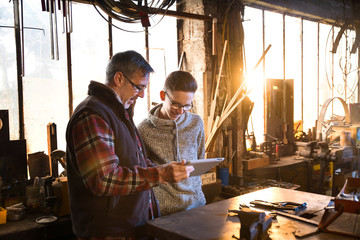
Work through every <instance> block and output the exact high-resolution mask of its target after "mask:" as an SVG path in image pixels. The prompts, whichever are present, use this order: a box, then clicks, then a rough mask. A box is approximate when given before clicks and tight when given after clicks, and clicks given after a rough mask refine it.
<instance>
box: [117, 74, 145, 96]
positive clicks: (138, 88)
mask: <svg viewBox="0 0 360 240" xmlns="http://www.w3.org/2000/svg"><path fill="white" fill-rule="evenodd" d="M122 75H123V76H124V77H125V79H126V80H128V82H129V83H130V84H131V85H132V86H133V88H134V91H135V92H140V91H142V90H144V89H145V88H146V86H139V85H136V84H135V83H134V82H133V81H131V80H130V79H129V78H128V77H127V76H126V75H125V74H124V73H123V74H122Z"/></svg>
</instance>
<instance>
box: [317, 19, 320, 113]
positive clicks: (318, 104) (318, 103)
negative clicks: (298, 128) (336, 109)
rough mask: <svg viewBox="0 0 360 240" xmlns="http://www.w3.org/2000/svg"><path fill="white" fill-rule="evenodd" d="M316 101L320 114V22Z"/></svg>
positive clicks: (318, 25)
mask: <svg viewBox="0 0 360 240" xmlns="http://www.w3.org/2000/svg"><path fill="white" fill-rule="evenodd" d="M316 95H317V96H316V97H317V99H316V102H317V104H316V105H317V110H316V112H317V115H318V116H319V111H320V23H318V24H317V91H316Z"/></svg>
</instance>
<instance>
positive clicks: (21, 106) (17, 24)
mask: <svg viewBox="0 0 360 240" xmlns="http://www.w3.org/2000/svg"><path fill="white" fill-rule="evenodd" d="M13 5H14V30H15V43H16V44H15V46H16V69H17V84H18V107H19V135H20V136H19V139H25V134H24V128H25V127H24V98H23V79H22V63H21V59H22V58H21V51H22V50H21V49H22V48H23V46H22V45H21V39H20V9H19V0H14V1H13Z"/></svg>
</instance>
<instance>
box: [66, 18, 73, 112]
mask: <svg viewBox="0 0 360 240" xmlns="http://www.w3.org/2000/svg"><path fill="white" fill-rule="evenodd" d="M65 16H66V17H65V22H66V25H65V26H66V52H67V54H66V60H67V77H68V93H69V118H70V117H71V115H72V114H73V89H72V66H71V35H70V34H71V33H70V31H69V28H68V27H69V25H68V21H69V16H68V15H65Z"/></svg>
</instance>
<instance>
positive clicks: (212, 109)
mask: <svg viewBox="0 0 360 240" xmlns="http://www.w3.org/2000/svg"><path fill="white" fill-rule="evenodd" d="M226 49H227V40H225V43H224V49H223V54H222V57H221V64H220V69H219V75H218V78H217V81H216V87H215V93H214V99H213V100H212V101H211V108H210V116H209V118H208V127H209V129H208V133H209V134H210V133H211V132H212V128H211V127H212V125H213V120H214V115H215V108H216V98H217V94H218V90H219V83H220V79H221V74H222V69H223V66H224V61H225V54H226Z"/></svg>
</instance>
